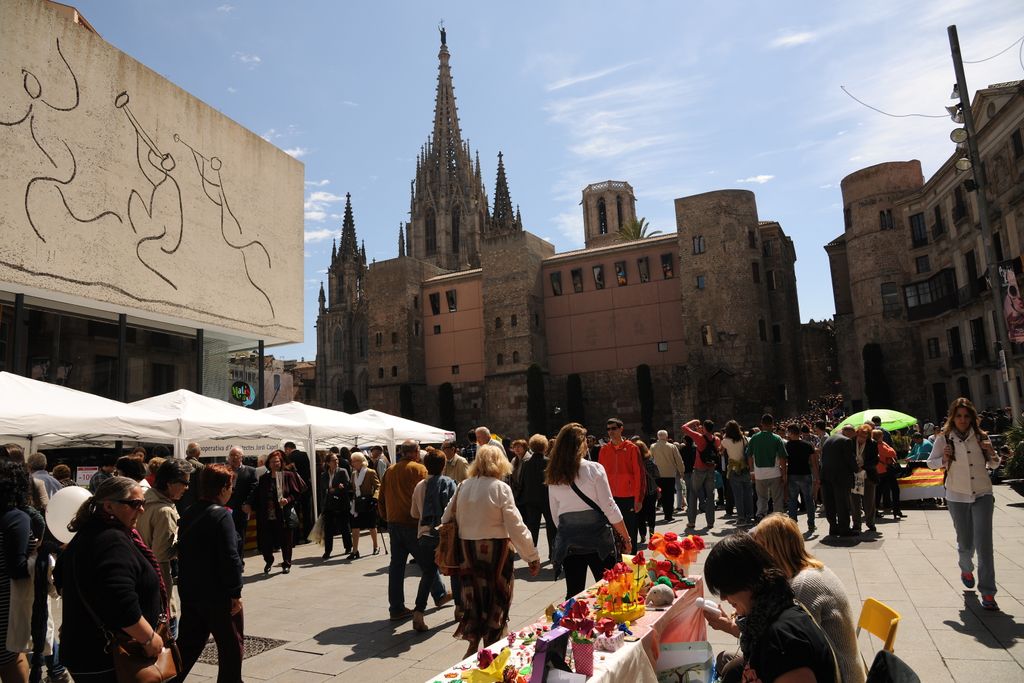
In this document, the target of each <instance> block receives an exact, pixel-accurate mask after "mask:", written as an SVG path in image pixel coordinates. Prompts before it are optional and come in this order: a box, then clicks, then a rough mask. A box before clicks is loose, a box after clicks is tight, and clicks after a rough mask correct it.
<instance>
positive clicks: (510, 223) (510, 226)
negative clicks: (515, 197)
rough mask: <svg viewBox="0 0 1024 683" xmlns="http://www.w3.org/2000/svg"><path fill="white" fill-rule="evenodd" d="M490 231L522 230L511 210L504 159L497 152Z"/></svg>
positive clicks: (514, 213)
mask: <svg viewBox="0 0 1024 683" xmlns="http://www.w3.org/2000/svg"><path fill="white" fill-rule="evenodd" d="M489 228H490V230H489V232H491V233H500V232H511V231H515V230H522V229H523V226H522V224H521V223H520V222H519V220H518V219H517V216H516V212H514V211H513V210H512V197H511V196H510V195H509V191H508V180H507V179H506V177H505V161H504V159H503V155H502V153H501V152H498V178H497V180H495V182H494V210H493V211H492V212H491V220H490V226H489Z"/></svg>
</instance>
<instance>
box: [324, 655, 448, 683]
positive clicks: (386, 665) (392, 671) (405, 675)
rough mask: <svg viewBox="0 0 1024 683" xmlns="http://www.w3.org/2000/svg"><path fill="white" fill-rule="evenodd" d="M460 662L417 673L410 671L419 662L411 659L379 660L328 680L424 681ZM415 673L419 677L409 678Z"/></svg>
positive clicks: (343, 682) (362, 682) (348, 682)
mask: <svg viewBox="0 0 1024 683" xmlns="http://www.w3.org/2000/svg"><path fill="white" fill-rule="evenodd" d="M457 661H459V660H458V659H455V660H452V661H451V662H449V664H448V665H447V666H444V667H442V668H440V669H436V670H434V671H427V670H426V669H418V670H417V671H415V672H411V671H410V670H411V669H412V668H413V667H415V666H416V665H417V662H415V661H413V660H411V659H397V658H396V659H377V660H368V661H363V662H359V665H358V666H354V667H352V668H351V669H347V670H346V671H343V672H341V673H340V674H338V675H337V676H334V677H333V678H328V679H327V680H328V681H330V682H331V683H352V682H356V681H358V683H366V681H388V683H391V682H392V681H400V680H401V681H418V682H420V683H422V681H425V680H427V678H429V677H430V676H431V675H433V674H435V673H437V672H438V671H443V670H444V669H447V668H448V667H449V666H451V665H452V664H454V663H455V662H457ZM411 673H413V674H415V675H416V676H417V677H416V678H409V676H410V674H411Z"/></svg>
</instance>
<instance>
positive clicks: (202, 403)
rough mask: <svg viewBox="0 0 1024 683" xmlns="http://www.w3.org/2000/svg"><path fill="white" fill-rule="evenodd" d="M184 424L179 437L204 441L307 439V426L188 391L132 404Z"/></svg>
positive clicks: (179, 391)
mask: <svg viewBox="0 0 1024 683" xmlns="http://www.w3.org/2000/svg"><path fill="white" fill-rule="evenodd" d="M131 405H133V406H138V407H140V408H145V409H146V410H150V411H152V412H154V413H158V414H160V415H164V416H168V417H173V418H175V419H177V420H179V421H180V423H181V433H180V435H179V438H182V439H187V440H191V441H200V440H205V439H266V438H270V439H282V438H291V439H304V438H306V435H307V428H306V425H303V424H299V423H298V422H295V421H293V420H289V419H287V418H284V417H280V416H277V415H269V414H267V413H264V412H263V411H257V410H250V409H249V408H243V407H241V406H236V405H232V404H230V403H228V402H227V401H221V400H220V399H216V398H210V397H208V396H202V395H200V394H197V393H195V392H192V391H189V390H187V389H179V390H177V391H172V392H170V393H168V394H161V395H160V396H154V397H152V398H144V399H142V400H141V401H136V402H135V403H132V404H131Z"/></svg>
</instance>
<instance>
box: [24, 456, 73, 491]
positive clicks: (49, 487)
mask: <svg viewBox="0 0 1024 683" xmlns="http://www.w3.org/2000/svg"><path fill="white" fill-rule="evenodd" d="M25 463H26V464H27V465H28V469H29V471H30V472H31V473H32V478H33V479H35V480H37V481H41V482H43V488H45V489H46V496H47V498H53V494H55V493H57V491H60V490H61V489H62V488H64V487H63V486H62V485H61V483H60V482H59V481H57V480H56V479H54V478H53V475H52V474H50V473H49V472H47V471H46V456H45V455H43V454H42V453H33V454H32V455H30V456H28V459H27V460H25Z"/></svg>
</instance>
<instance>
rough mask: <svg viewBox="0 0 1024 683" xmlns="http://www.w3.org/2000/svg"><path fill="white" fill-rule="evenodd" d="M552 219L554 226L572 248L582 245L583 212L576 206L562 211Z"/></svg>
mask: <svg viewBox="0 0 1024 683" xmlns="http://www.w3.org/2000/svg"><path fill="white" fill-rule="evenodd" d="M552 220H553V222H554V224H555V228H556V229H557V230H558V231H559V232H560V233H562V236H563V237H564V238H565V239H567V240H569V242H570V244H571V245H572V246H573V247H574V248H575V247H581V246H583V212H581V211H580V210H579V208H578V207H575V206H574V207H573V208H572V209H570V210H569V211H563V212H562V213H560V214H558V215H557V216H555V217H554V218H553V219H552Z"/></svg>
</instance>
